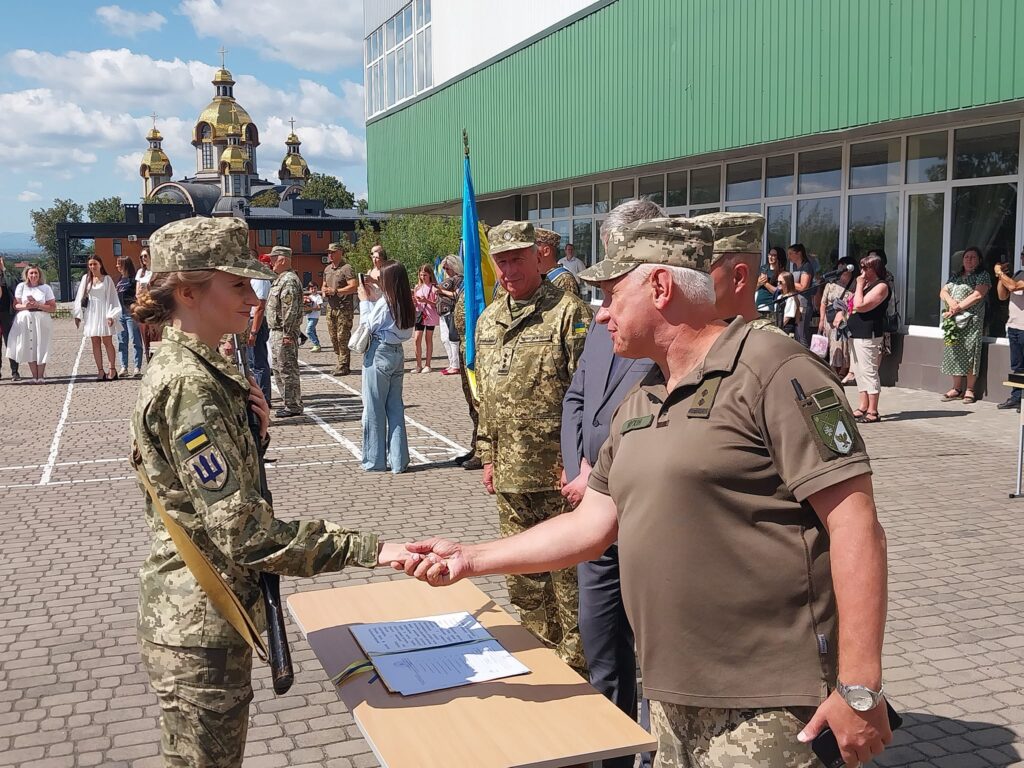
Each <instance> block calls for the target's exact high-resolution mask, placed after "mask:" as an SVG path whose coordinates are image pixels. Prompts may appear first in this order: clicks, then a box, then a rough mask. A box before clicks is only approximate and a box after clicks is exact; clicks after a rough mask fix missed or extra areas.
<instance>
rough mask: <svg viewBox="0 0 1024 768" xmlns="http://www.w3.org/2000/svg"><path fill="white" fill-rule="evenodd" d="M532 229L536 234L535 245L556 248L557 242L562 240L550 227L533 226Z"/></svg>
mask: <svg viewBox="0 0 1024 768" xmlns="http://www.w3.org/2000/svg"><path fill="white" fill-rule="evenodd" d="M533 231H534V232H535V233H536V236H537V245H550V246H551V247H552V248H557V247H558V244H559V243H561V242H562V236H561V235H560V234H558V233H557V232H552V231H551V230H550V229H544V228H543V227H534V228H533Z"/></svg>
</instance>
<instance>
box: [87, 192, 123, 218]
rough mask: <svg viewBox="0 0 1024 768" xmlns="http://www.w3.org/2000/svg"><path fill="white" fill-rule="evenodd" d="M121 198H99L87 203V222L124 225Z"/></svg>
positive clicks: (115, 196)
mask: <svg viewBox="0 0 1024 768" xmlns="http://www.w3.org/2000/svg"><path fill="white" fill-rule="evenodd" d="M122 206H123V203H122V202H121V198H120V197H118V196H117V195H114V196H113V197H101V198H100V199H99V200H93V201H92V202H91V203H89V206H88V211H89V221H92V222H95V223H96V224H122V223H124V208H123V207H122Z"/></svg>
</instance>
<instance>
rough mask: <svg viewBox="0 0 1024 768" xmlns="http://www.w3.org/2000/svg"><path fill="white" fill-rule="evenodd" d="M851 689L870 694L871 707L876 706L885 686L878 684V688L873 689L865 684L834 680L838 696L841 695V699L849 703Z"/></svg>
mask: <svg viewBox="0 0 1024 768" xmlns="http://www.w3.org/2000/svg"><path fill="white" fill-rule="evenodd" d="M852 690H858V691H865V692H867V693H869V694H871V708H872V709H873V708H874V707H876V706H878V702H880V701H881V700H882V696H883V695H884V693H885V686H884V685H880V686H878V690H877V691H875V690H873V689H871V688H868V687H867V686H866V685H847V684H846V683H844V682H843V681H842V680H839V679H837V680H836V691H837V692H838V693H839V695H840V696H842V697H843V701H845V702H846V703H847V704H849V703H850V700H849V698H848V695H849V693H850V692H851V691H852ZM851 706H852V705H851Z"/></svg>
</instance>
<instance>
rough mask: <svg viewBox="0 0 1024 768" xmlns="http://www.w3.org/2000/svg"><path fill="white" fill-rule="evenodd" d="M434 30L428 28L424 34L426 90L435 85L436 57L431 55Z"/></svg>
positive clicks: (424, 80)
mask: <svg viewBox="0 0 1024 768" xmlns="http://www.w3.org/2000/svg"><path fill="white" fill-rule="evenodd" d="M427 9H428V11H429V9H430V4H429V3H428V4H427ZM433 29H434V28H433V27H427V31H426V32H424V34H425V35H426V43H425V48H426V53H424V54H423V56H424V59H425V61H426V76H425V77H424V79H423V82H424V87H425V88H430V87H431V86H432V85H433V84H434V57H433V55H432V54H431V50H432V49H431V47H430V46H431V45H432V43H431V34H432V32H433Z"/></svg>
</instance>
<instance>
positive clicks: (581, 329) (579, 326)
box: [572, 323, 587, 336]
mask: <svg viewBox="0 0 1024 768" xmlns="http://www.w3.org/2000/svg"><path fill="white" fill-rule="evenodd" d="M572 332H573V333H574V334H576V335H578V336H585V335H586V333H587V324H586V323H573V325H572Z"/></svg>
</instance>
